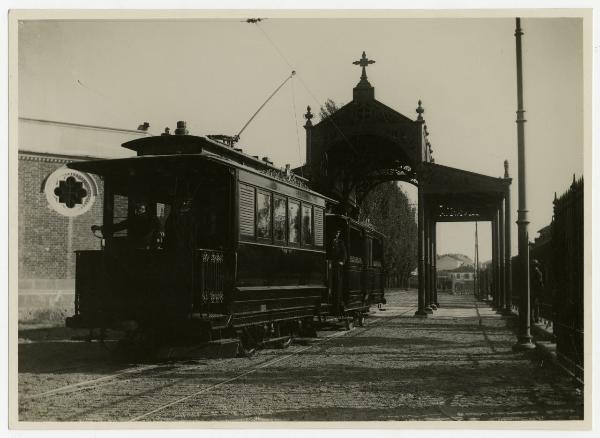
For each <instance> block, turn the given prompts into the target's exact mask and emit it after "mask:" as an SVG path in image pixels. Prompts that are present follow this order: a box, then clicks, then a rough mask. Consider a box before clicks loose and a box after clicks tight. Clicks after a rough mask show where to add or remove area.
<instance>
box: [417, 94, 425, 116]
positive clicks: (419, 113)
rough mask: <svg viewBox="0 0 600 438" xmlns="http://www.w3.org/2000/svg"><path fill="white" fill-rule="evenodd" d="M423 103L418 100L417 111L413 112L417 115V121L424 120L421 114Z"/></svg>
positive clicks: (423, 110)
mask: <svg viewBox="0 0 600 438" xmlns="http://www.w3.org/2000/svg"><path fill="white" fill-rule="evenodd" d="M422 103H423V102H421V99H419V106H418V107H417V109H416V110H415V111H416V112H417V114H418V115H419V116H418V117H417V120H425V119H423V113H424V112H425V109H424V108H423V107H422V106H421V105H422Z"/></svg>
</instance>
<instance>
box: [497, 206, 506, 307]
mask: <svg viewBox="0 0 600 438" xmlns="http://www.w3.org/2000/svg"><path fill="white" fill-rule="evenodd" d="M503 201H504V200H502V201H501V202H500V204H499V206H498V266H499V270H498V272H499V278H498V283H499V285H500V295H499V300H498V313H503V312H504V307H505V305H506V276H505V269H506V265H505V260H504V259H505V255H504V251H505V248H504V243H505V239H504V202H503Z"/></svg>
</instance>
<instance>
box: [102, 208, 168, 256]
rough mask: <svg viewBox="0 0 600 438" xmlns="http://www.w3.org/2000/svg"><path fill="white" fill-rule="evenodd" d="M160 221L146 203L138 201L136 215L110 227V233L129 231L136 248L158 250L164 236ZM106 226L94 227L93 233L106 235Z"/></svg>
mask: <svg viewBox="0 0 600 438" xmlns="http://www.w3.org/2000/svg"><path fill="white" fill-rule="evenodd" d="M161 228H162V227H161V223H160V220H159V219H158V218H157V217H156V215H152V214H150V212H149V211H148V205H147V204H146V202H144V201H137V202H136V203H135V206H134V215H133V217H131V218H128V219H125V220H124V221H122V222H119V223H118V224H113V225H112V226H111V227H110V232H111V233H115V232H117V231H121V230H127V235H128V238H129V239H130V242H131V243H132V245H133V247H134V248H137V249H156V248H158V247H159V246H160V242H161V239H162V236H163V232H162V229H161ZM105 230H106V227H105V226H99V225H92V232H96V231H101V232H102V233H104V231H105Z"/></svg>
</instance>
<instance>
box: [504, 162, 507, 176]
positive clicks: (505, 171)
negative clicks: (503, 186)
mask: <svg viewBox="0 0 600 438" xmlns="http://www.w3.org/2000/svg"><path fill="white" fill-rule="evenodd" d="M504 178H508V160H504Z"/></svg>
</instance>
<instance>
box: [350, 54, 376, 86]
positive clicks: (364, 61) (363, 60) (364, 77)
mask: <svg viewBox="0 0 600 438" xmlns="http://www.w3.org/2000/svg"><path fill="white" fill-rule="evenodd" d="M352 64H354V65H359V66H361V67H362V75H361V76H360V79H361V81H363V80H364V81H366V80H367V71H366V69H365V67H367V66H368V65H369V64H375V61H373V60H371V59H368V58H367V54H366V53H365V52H364V50H363V52H362V57H361V58H360V59H359V60H358V61H354V62H353V63H352Z"/></svg>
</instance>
